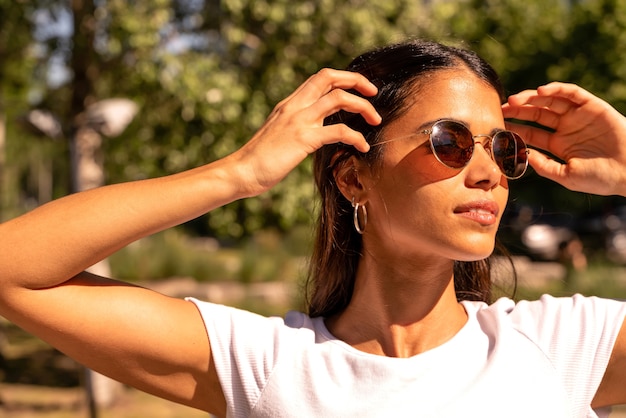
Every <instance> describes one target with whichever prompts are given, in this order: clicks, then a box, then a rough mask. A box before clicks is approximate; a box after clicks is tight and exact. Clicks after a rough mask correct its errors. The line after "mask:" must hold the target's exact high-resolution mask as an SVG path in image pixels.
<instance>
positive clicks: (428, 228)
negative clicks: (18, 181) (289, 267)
mask: <svg viewBox="0 0 626 418" xmlns="http://www.w3.org/2000/svg"><path fill="white" fill-rule="evenodd" d="M349 70H350V71H336V70H330V69H324V70H322V71H320V72H319V73H318V74H316V75H314V76H312V77H311V78H310V79H309V80H307V81H306V82H305V83H304V84H303V85H302V86H300V88H298V89H297V90H296V91H295V92H294V93H293V94H292V95H291V96H289V97H288V98H287V99H285V100H284V101H282V102H281V103H279V104H278V105H277V106H276V108H275V110H274V112H272V114H271V115H270V116H269V118H268V120H267V122H266V123H265V125H264V126H263V127H262V128H261V129H260V130H259V132H258V133H257V134H256V135H255V136H254V137H253V138H252V139H251V140H250V141H249V142H248V143H247V144H246V145H245V146H244V147H242V148H241V149H240V150H239V151H237V152H235V153H233V154H232V155H230V156H228V157H226V158H224V159H222V160H219V161H216V162H213V163H210V164H207V165H205V166H202V167H199V168H196V169H194V170H190V171H187V172H183V173H180V174H177V175H173V176H168V177H163V178H159V179H151V180H146V181H141V182H131V183H126V184H119V185H112V186H107V187H103V188H100V189H96V190H91V191H88V192H84V193H81V194H75V195H71V196H68V197H65V198H63V199H59V200H57V201H55V202H52V203H50V204H48V205H45V206H43V207H41V208H38V209H36V210H34V211H32V212H30V213H28V214H26V215H24V216H22V217H19V218H16V219H14V220H12V221H9V222H7V223H5V224H3V225H0V237H1V238H0V281H1V286H0V314H2V315H3V316H5V317H7V318H8V319H10V320H11V321H13V322H15V323H16V324H18V325H20V326H21V327H23V328H24V329H26V330H28V331H30V332H32V333H34V334H36V335H38V336H40V337H41V338H43V339H45V340H47V341H48V342H50V343H51V344H52V345H54V346H56V347H58V348H59V349H61V350H62V351H64V352H65V353H67V354H68V355H70V356H72V357H74V358H75V359H77V360H78V361H80V362H82V363H84V364H86V365H87V366H89V367H90V368H92V369H94V370H96V371H99V372H101V373H104V374H107V375H109V376H111V377H113V378H115V379H117V380H120V381H122V382H125V383H128V384H130V385H133V386H135V387H138V388H140V389H142V390H145V391H148V392H150V393H153V394H156V395H158V396H161V397H164V398H166V399H170V400H173V401H176V402H180V403H184V404H187V405H190V406H193V407H196V408H200V409H203V410H206V411H209V412H211V413H213V414H216V415H219V416H233V417H247V416H271V417H278V416H285V417H288V416H298V417H320V416H324V417H328V416H338V417H339V416H342V417H345V416H360V417H366V416H420V417H450V416H467V415H471V416H482V417H496V416H497V417H501V416H519V417H528V416H533V417H536V416H546V417H572V416H575V417H593V416H596V413H598V414H600V415H602V414H603V413H605V412H606V411H605V410H604V409H602V407H605V406H609V405H613V404H619V403H624V402H626V388H625V387H624V385H623V383H622V382H623V381H624V378H625V377H626V333H625V332H624V331H622V324H623V321H624V316H625V315H626V306H625V305H624V304H623V303H621V302H616V301H610V300H602V299H597V298H585V297H582V296H575V297H572V298H561V299H555V298H551V297H548V296H546V297H543V298H542V299H541V300H539V301H533V302H519V303H517V304H515V303H514V302H513V301H511V300H509V299H500V300H498V301H496V302H495V303H492V304H490V303H491V300H490V272H489V263H488V261H487V260H488V257H489V256H490V254H491V253H492V251H493V249H494V241H495V235H496V231H497V228H498V223H499V221H500V218H501V216H502V213H503V211H504V207H505V205H506V201H507V197H508V187H509V185H508V181H509V180H510V179H515V178H518V177H520V176H521V175H522V174H523V173H524V171H525V169H526V163H527V160H528V161H529V162H530V164H531V165H532V166H533V167H534V168H535V170H536V171H537V172H538V173H539V174H541V175H544V176H546V177H548V178H551V179H553V180H555V181H558V182H559V183H561V184H563V185H565V186H567V187H570V188H572V189H574V190H580V191H584V192H594V193H602V194H622V195H626V181H625V179H624V177H625V176H626V141H625V140H624V139H623V138H626V120H625V119H624V117H622V116H621V115H620V114H619V113H618V112H616V111H615V110H614V109H612V108H611V107H610V106H609V105H608V104H606V103H605V102H603V101H601V100H600V99H598V98H596V97H595V96H592V95H591V94H589V93H587V92H585V91H584V90H582V89H580V88H578V87H576V86H573V85H566V84H559V83H557V84H550V85H548V86H544V87H541V88H540V89H538V90H537V91H527V92H523V93H520V94H519V95H517V96H513V97H511V98H510V99H509V103H508V104H507V105H505V106H504V107H503V108H502V107H501V103H502V102H503V101H504V95H503V91H502V87H501V85H500V82H499V81H498V78H497V76H496V74H495V72H494V71H493V70H492V69H491V67H490V66H489V65H488V64H486V63H485V62H484V61H482V60H481V59H480V58H478V57H477V56H476V55H475V54H473V53H471V52H468V51H464V50H459V49H455V48H450V47H446V46H442V45H440V44H437V43H431V42H422V41H411V42H407V43H403V44H398V45H392V46H388V47H384V48H381V49H378V50H375V51H371V52H369V53H366V54H364V55H362V56H361V57H359V58H357V59H356V60H355V61H354V62H353V64H352V65H351V66H350V67H349ZM504 117H515V118H518V119H526V120H532V121H536V122H539V123H541V124H543V125H545V126H546V127H549V128H552V130H554V132H553V133H547V131H539V130H534V129H531V128H528V127H515V128H514V129H515V130H516V131H517V134H515V133H513V132H510V131H507V130H506V124H505V121H504ZM325 120H326V123H324V121H325ZM509 128H510V129H513V128H512V127H509ZM518 134H519V135H518ZM520 136H522V137H526V138H527V141H528V143H529V144H532V145H534V146H536V147H539V148H542V149H545V150H547V151H550V152H551V153H553V154H554V155H557V156H558V157H560V158H562V159H563V161H565V163H564V164H560V163H557V162H555V161H552V160H548V159H547V158H546V157H545V156H543V154H541V153H540V152H538V151H534V150H528V149H527V148H526V146H525V144H524V141H523V140H522V139H521V137H520ZM312 153H315V176H316V181H317V183H318V187H319V189H320V194H321V199H322V208H321V212H320V222H319V225H318V235H317V238H316V246H315V251H314V255H313V258H312V261H311V275H310V295H309V300H310V306H309V312H308V313H307V314H304V313H298V312H292V313H289V314H288V315H287V316H286V318H284V319H280V318H264V317H261V316H258V315H255V314H252V313H249V312H245V311H240V310H236V309H232V308H228V307H225V306H220V305H214V304H210V303H206V302H200V301H197V300H178V299H173V298H168V297H165V296H163V295H160V294H157V293H154V292H152V291H150V290H146V289H143V288H139V287H135V286H132V285H128V284H125V283H121V282H117V281H114V280H111V279H107V278H102V277H96V276H94V275H92V274H89V273H85V272H84V270H85V269H86V268H87V267H89V266H90V265H92V264H94V263H96V262H97V261H99V260H101V259H103V258H105V257H107V256H108V255H110V254H111V253H113V252H115V251H117V250H119V249H120V248H122V247H123V246H125V245H127V244H129V243H131V242H133V241H135V240H137V239H139V238H142V237H145V236H147V235H149V234H152V233H155V232H157V231H161V230H163V229H166V228H168V227H171V226H174V225H177V224H180V223H182V222H185V221H187V220H190V219H192V218H194V217H197V216H199V215H201V214H203V213H205V212H207V211H210V210H212V209H214V208H216V207H218V206H220V205H223V204H226V203H228V202H231V201H233V200H236V199H240V198H245V197H249V196H254V195H257V194H260V193H262V192H264V191H266V190H268V189H269V188H271V187H272V186H273V185H275V184H276V183H277V182H279V181H280V180H281V179H282V178H283V177H284V176H285V175H286V174H287V173H288V172H289V171H290V170H291V169H293V168H294V167H295V166H296V165H297V164H299V163H300V162H301V161H302V160H303V159H304V158H306V157H307V155H309V154H312ZM207 335H208V337H207ZM592 408H596V410H595V411H594V410H593V409H592Z"/></svg>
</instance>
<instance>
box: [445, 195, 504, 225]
mask: <svg viewBox="0 0 626 418" xmlns="http://www.w3.org/2000/svg"><path fill="white" fill-rule="evenodd" d="M499 211H500V209H499V207H498V205H497V203H495V202H493V201H491V200H485V201H477V202H470V203H465V204H463V205H461V206H457V207H456V208H455V209H454V213H455V214H457V215H459V216H462V217H464V218H467V219H470V220H473V221H475V222H477V223H479V224H481V225H485V226H490V225H494V224H495V223H496V222H497V221H498V213H499Z"/></svg>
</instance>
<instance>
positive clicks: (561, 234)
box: [498, 205, 578, 261]
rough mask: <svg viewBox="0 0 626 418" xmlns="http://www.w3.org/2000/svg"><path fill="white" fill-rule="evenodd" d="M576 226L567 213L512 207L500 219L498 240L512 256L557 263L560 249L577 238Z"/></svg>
mask: <svg viewBox="0 0 626 418" xmlns="http://www.w3.org/2000/svg"><path fill="white" fill-rule="evenodd" d="M576 223H577V219H576V217H575V216H573V215H572V214H569V213H565V212H549V213H548V212H544V211H543V210H542V209H535V208H532V207H530V206H526V205H524V206H518V207H516V206H512V207H510V208H508V209H507V211H506V212H505V213H504V215H503V217H502V221H501V223H500V230H499V232H498V238H499V240H500V242H501V243H502V244H503V245H504V246H505V248H506V249H507V250H508V251H509V252H510V253H511V254H512V255H524V256H527V257H529V258H531V259H532V260H536V261H560V258H561V254H562V250H563V248H565V246H566V245H567V244H568V243H569V242H571V241H572V240H574V239H577V238H578V234H577V231H576Z"/></svg>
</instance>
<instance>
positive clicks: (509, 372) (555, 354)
mask: <svg viewBox="0 0 626 418" xmlns="http://www.w3.org/2000/svg"><path fill="white" fill-rule="evenodd" d="M190 300H191V301H193V302H194V303H195V304H196V305H197V306H198V308H199V310H200V313H201V315H202V317H203V319H204V322H205V326H206V328H207V333H208V336H209V341H210V343H211V349H212V355H213V358H214V360H215V364H216V367H217V371H218V375H219V378H220V382H221V385H222V388H223V391H224V394H225V396H226V401H227V405H228V416H229V417H299V418H302V417H359V418H363V417H429V418H430V417H494V418H495V417H497V418H502V417H524V418H528V417H534V418H536V417H550V418H556V417H568V418H571V417H585V418H586V417H597V416H607V413H608V411H606V410H604V411H593V410H592V409H591V407H590V406H589V405H590V403H591V401H592V399H593V397H594V394H595V393H596V390H597V388H598V385H599V384H600V381H601V380H602V377H603V375H604V371H605V369H606V365H607V363H608V360H609V357H610V354H611V350H612V347H613V344H614V342H615V338H616V337H617V334H618V332H619V330H620V327H621V324H622V322H623V320H624V316H625V314H626V304H624V303H622V302H617V301H613V300H606V299H599V298H595V297H591V298H587V297H583V296H580V295H576V296H574V297H571V298H553V297H550V296H544V297H542V298H541V299H540V300H538V301H533V302H527V301H523V302H519V303H517V304H515V303H514V302H513V301H512V300H510V299H505V298H503V299H500V300H498V301H497V302H495V303H494V304H492V305H487V304H485V303H481V302H463V306H464V307H465V310H466V311H467V313H468V317H469V318H468V321H467V323H466V324H465V326H464V327H463V328H462V329H461V330H460V331H459V332H458V333H457V334H456V335H455V336H454V337H453V338H452V339H450V340H449V341H447V342H446V343H444V344H443V345H441V346H439V347H436V348H434V349H432V350H429V351H426V352H424V353H422V354H419V355H416V356H413V357H410V358H390V357H385V356H378V355H373V354H367V353H364V352H361V351H358V350H356V349H354V348H353V347H351V346H349V345H348V344H346V343H344V342H342V341H340V340H338V339H336V338H335V337H333V335H332V334H331V333H330V332H329V331H328V330H327V329H326V326H325V325H324V321H323V319H322V318H313V319H311V318H309V317H308V316H307V315H305V314H303V313H300V312H290V313H288V314H287V316H286V317H285V319H284V320H283V319H281V318H277V317H272V318H265V317H262V316H259V315H256V314H253V313H250V312H246V311H242V310H238V309H234V308H229V307H225V306H222V305H216V304H211V303H207V302H200V301H197V300H195V299H190Z"/></svg>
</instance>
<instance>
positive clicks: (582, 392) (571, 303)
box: [511, 295, 626, 410]
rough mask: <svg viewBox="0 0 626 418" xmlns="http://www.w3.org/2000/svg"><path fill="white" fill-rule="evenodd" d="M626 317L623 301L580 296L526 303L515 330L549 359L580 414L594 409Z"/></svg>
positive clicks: (514, 314) (517, 314)
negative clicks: (597, 394)
mask: <svg viewBox="0 0 626 418" xmlns="http://www.w3.org/2000/svg"><path fill="white" fill-rule="evenodd" d="M625 315H626V304H625V303H624V302H621V301H617V300H610V299H602V298H597V297H585V296H582V295H574V296H572V297H565V298H554V297H552V296H547V295H546V296H543V297H541V299H539V300H537V301H532V302H528V301H522V302H520V303H518V304H517V305H516V306H515V307H514V308H513V310H512V312H511V318H512V320H513V322H514V326H516V328H517V329H518V330H519V331H520V332H521V333H523V334H524V335H526V337H528V338H529V339H530V340H532V341H533V342H534V343H535V344H537V346H539V348H540V349H541V350H542V351H543V352H544V353H545V354H546V356H548V358H549V360H550V361H551V363H552V364H553V366H554V367H555V369H556V370H557V373H559V375H560V376H561V378H562V379H563V384H564V386H565V387H566V390H567V391H568V393H569V396H570V398H571V401H572V404H573V405H574V406H575V408H576V409H577V410H581V409H582V410H584V409H588V408H590V407H589V405H590V404H591V401H592V400H593V398H594V396H595V394H596V391H597V390H598V386H599V385H600V382H601V380H602V378H603V376H604V372H605V370H606V367H607V364H608V362H609V358H610V356H611V352H612V350H613V346H614V344H615V340H616V338H617V335H618V333H619V331H620V329H621V326H622V323H623V321H624V316H625Z"/></svg>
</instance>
